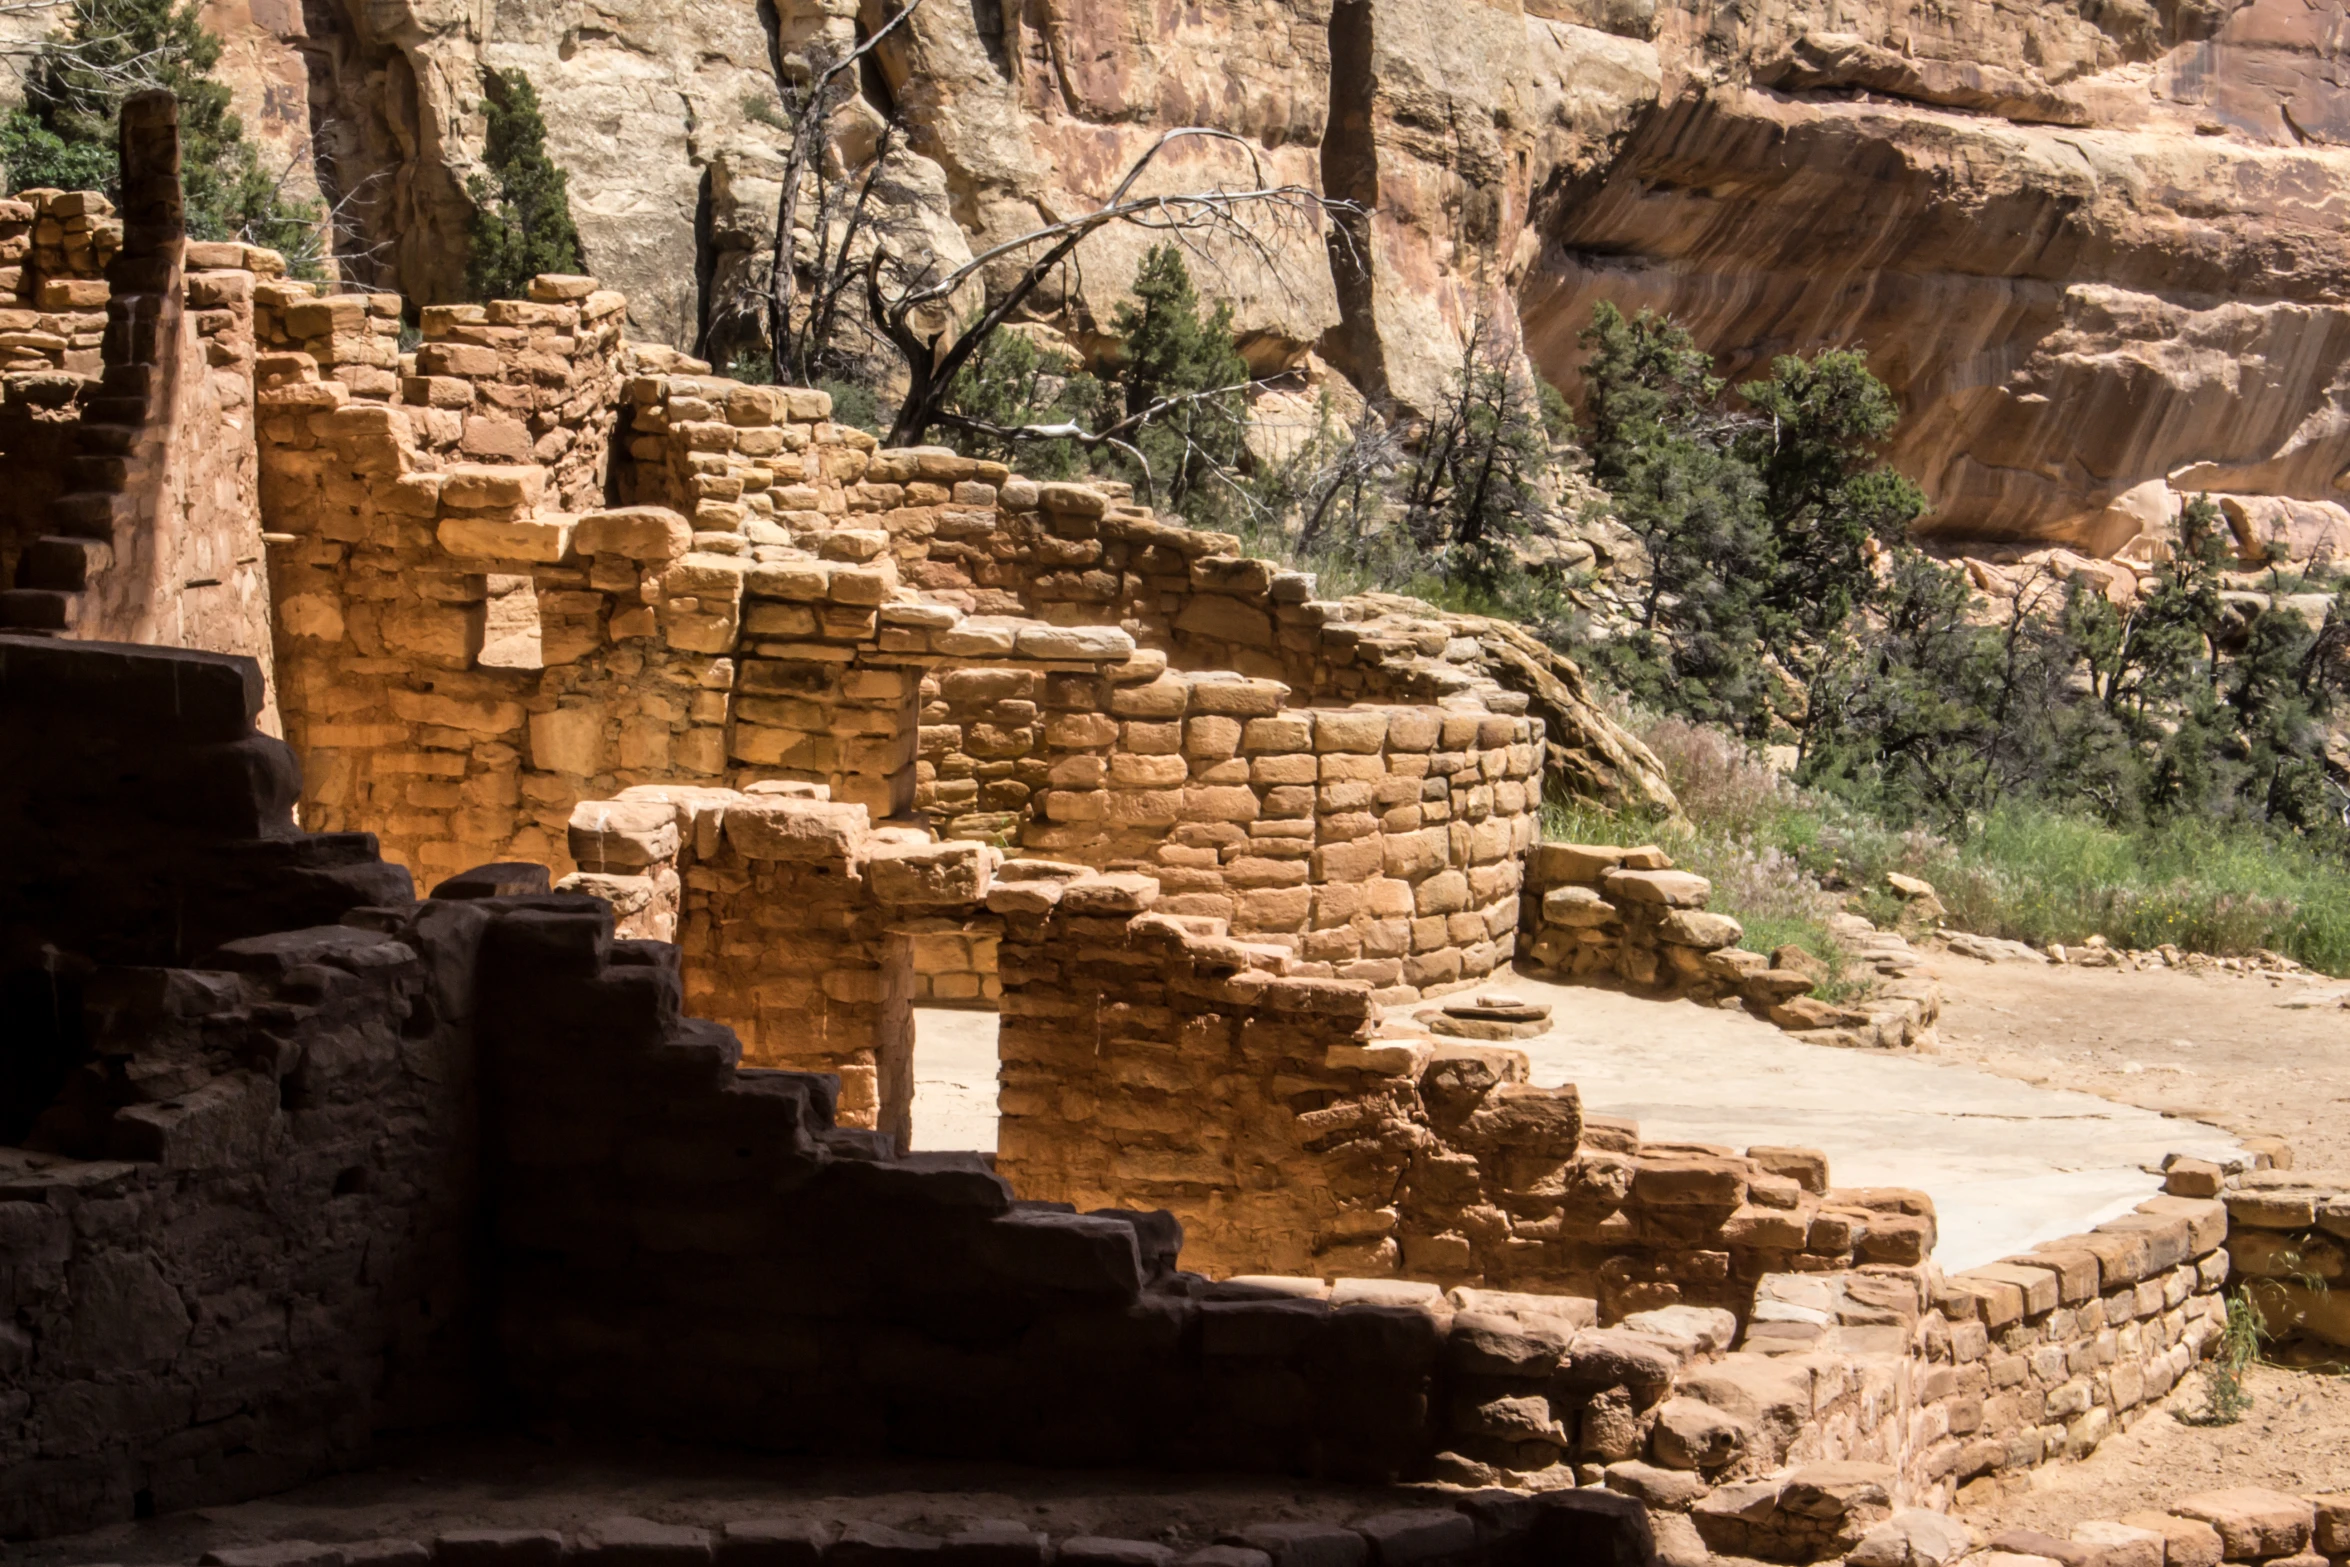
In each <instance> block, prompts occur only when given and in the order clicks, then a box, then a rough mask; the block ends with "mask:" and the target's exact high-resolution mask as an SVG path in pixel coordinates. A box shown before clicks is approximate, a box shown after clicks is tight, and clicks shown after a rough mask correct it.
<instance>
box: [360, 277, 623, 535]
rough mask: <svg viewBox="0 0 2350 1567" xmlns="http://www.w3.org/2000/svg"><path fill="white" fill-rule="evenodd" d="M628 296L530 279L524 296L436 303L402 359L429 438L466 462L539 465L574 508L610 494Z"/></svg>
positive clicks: (403, 393) (574, 281)
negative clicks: (527, 295) (607, 483)
mask: <svg viewBox="0 0 2350 1567" xmlns="http://www.w3.org/2000/svg"><path fill="white" fill-rule="evenodd" d="M627 308H628V301H627V299H626V298H625V297H623V296H622V295H620V294H618V293H616V292H614V291H613V290H611V289H607V288H599V287H598V286H597V284H596V280H595V279H594V278H590V277H568V276H560V275H556V274H544V275H542V276H539V277H536V278H533V279H532V280H531V285H530V298H529V299H527V300H513V299H503V300H494V301H492V302H490V303H489V304H486V305H429V306H426V307H425V308H424V309H423V311H422V312H421V322H422V328H423V340H422V341H421V342H420V343H419V344H418V346H417V349H416V351H415V353H414V355H412V356H410V357H409V358H407V359H404V360H403V361H401V363H400V370H401V380H400V398H401V401H403V402H404V403H407V404H408V405H410V406H411V407H421V408H423V409H424V410H425V413H424V415H423V417H422V420H421V422H420V429H421V433H422V438H423V439H424V440H425V442H426V443H427V444H429V445H431V446H433V447H434V448H436V449H440V450H448V451H452V452H454V454H455V455H456V457H457V458H458V459H460V460H462V461H466V462H477V463H534V464H536V465H538V466H540V467H543V468H545V469H546V470H547V489H548V494H549V496H550V497H551V498H552V499H553V500H554V501H555V503H556V504H557V505H559V506H561V507H562V508H564V509H566V510H571V511H582V512H584V511H590V510H594V509H595V508H597V507H599V506H601V505H602V504H603V501H604V497H605V480H606V468H607V466H608V464H609V461H610V455H611V439H612V423H613V411H614V408H615V406H616V403H617V400H618V390H619V384H620V383H619V361H620V356H621V352H622V343H621V337H622V327H623V323H624V320H625V317H626V313H627Z"/></svg>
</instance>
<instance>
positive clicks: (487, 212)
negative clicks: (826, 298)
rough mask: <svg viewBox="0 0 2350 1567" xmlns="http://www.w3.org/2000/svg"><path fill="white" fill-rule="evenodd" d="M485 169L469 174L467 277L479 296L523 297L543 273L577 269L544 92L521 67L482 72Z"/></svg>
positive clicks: (575, 235) (567, 198)
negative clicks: (542, 104)
mask: <svg viewBox="0 0 2350 1567" xmlns="http://www.w3.org/2000/svg"><path fill="white" fill-rule="evenodd" d="M482 85H483V88H484V96H483V100H482V107H483V108H484V109H485V110H486V111H487V112H488V115H489V137H488V139H487V141H486V142H485V144H484V145H483V148H482V162H483V163H484V164H485V165H486V166H487V170H488V172H486V173H483V174H475V175H472V176H470V177H469V178H468V179H467V180H466V182H465V193H466V195H467V196H469V197H471V198H472V200H473V216H472V218H471V220H470V221H469V223H468V225H467V229H466V239H467V245H468V250H467V254H466V266H465V282H466V287H467V289H469V290H470V291H471V293H472V295H473V297H474V298H475V299H481V300H488V299H520V298H523V297H524V296H525V295H526V294H528V292H529V291H530V280H531V279H532V278H534V277H536V276H538V275H539V274H540V273H541V272H579V271H582V270H584V268H585V263H584V262H583V261H582V260H581V259H580V249H579V229H578V227H577V226H576V225H575V224H573V222H572V221H571V194H570V190H569V188H568V181H567V180H566V179H565V177H564V173H563V171H562V170H561V169H559V168H557V167H556V166H555V162H554V160H553V159H552V158H550V157H548V156H547V122H546V120H545V118H544V117H542V116H541V115H540V113H539V95H538V91H537V89H535V88H533V87H532V86H531V84H530V78H529V77H527V76H525V75H523V74H522V72H520V71H487V72H484V73H483V78H482Z"/></svg>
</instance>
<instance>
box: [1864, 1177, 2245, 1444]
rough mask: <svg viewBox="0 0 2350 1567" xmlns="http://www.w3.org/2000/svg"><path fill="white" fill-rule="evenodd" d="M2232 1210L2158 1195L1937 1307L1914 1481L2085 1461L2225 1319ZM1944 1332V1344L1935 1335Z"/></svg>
mask: <svg viewBox="0 0 2350 1567" xmlns="http://www.w3.org/2000/svg"><path fill="white" fill-rule="evenodd" d="M2227 1236H2228V1214H2227V1209H2226V1208H2225V1206H2224V1205H2222V1204H2221V1203H2219V1202H2217V1201H2215V1200H2212V1199H2208V1198H2183V1197H2175V1196H2163V1197H2156V1198H2151V1199H2149V1200H2148V1201H2146V1202H2142V1203H2140V1204H2139V1205H2138V1208H2137V1211H2136V1212H2134V1213H2130V1214H2126V1215H2124V1216H2123V1217H2121V1218H2118V1219H2114V1220H2110V1221H2108V1222H2107V1223H2104V1224H2101V1225H2099V1226H2097V1228H2096V1229H2095V1230H2093V1231H2091V1232H2089V1233H2088V1234H2085V1235H2073V1236H2067V1237H2065V1238H2064V1239H2062V1240H2054V1241H2046V1242H2043V1243H2041V1244H2040V1245H2039V1246H2037V1247H2034V1248H2033V1249H2032V1250H2031V1251H2030V1252H2027V1253H2024V1254H2023V1255H2020V1256H2015V1257H2010V1258H2008V1259H2006V1260H2005V1261H2003V1262H1998V1263H1992V1264H1989V1265H1987V1266H1985V1267H1981V1268H1970V1269H1968V1270H1967V1271H1965V1272H1963V1273H1958V1274H1954V1275H1952V1276H1951V1277H1950V1278H1949V1279H1947V1280H1946V1281H1944V1283H1943V1285H1942V1286H1941V1288H1939V1289H1938V1290H1936V1291H1935V1293H1934V1296H1933V1305H1934V1312H1933V1314H1932V1317H1930V1318H1929V1319H1928V1338H1927V1342H1926V1348H1927V1352H1928V1357H1929V1359H1930V1360H1931V1361H1932V1362H1933V1363H1934V1369H1933V1370H1932V1371H1931V1372H1929V1374H1928V1377H1927V1380H1926V1381H1925V1383H1924V1384H1923V1385H1922V1389H1921V1401H1922V1402H1924V1403H1925V1404H1927V1405H1929V1406H1933V1408H1938V1409H1939V1411H1940V1412H1939V1413H1933V1412H1932V1410H1931V1409H1930V1410H1929V1413H1928V1415H1927V1417H1926V1418H1927V1422H1928V1423H1927V1424H1925V1425H1924V1426H1922V1427H1921V1428H1920V1429H1919V1431H1918V1432H1917V1433H1916V1434H1915V1435H1914V1436H1913V1438H1912V1441H1911V1448H1912V1450H1913V1452H1914V1453H1915V1454H1916V1458H1915V1462H1916V1463H1917V1464H1918V1466H1919V1474H1920V1476H1921V1477H1922V1478H1923V1479H1925V1480H1929V1481H1932V1482H1935V1483H1945V1482H1947V1483H1950V1484H1964V1483H1967V1482H1969V1481H1972V1480H1975V1479H1978V1478H1980V1477H1983V1476H1998V1475H2006V1474H2013V1473H2019V1472H2022V1471H2025V1470H2028V1469H2031V1468H2033V1467H2036V1466H2037V1465H2039V1464H2041V1463H2043V1462H2047V1461H2051V1460H2054V1459H2058V1458H2079V1457H2083V1456H2085V1455H2086V1454H2088V1453H2089V1452H2090V1451H2092V1450H2094V1449H2095V1448H2096V1447H2097V1445H2098V1444H2099V1443H2100V1442H2102V1441H2103V1440H2104V1439H2105V1438H2106V1437H2107V1436H2109V1435H2111V1434H2112V1433H2113V1432H2114V1431H2116V1430H2118V1429H2120V1428H2121V1427H2122V1426H2123V1425H2125V1424H2127V1423H2128V1422H2129V1421H2130V1420H2132V1419H2134V1418H2135V1417H2136V1416H2137V1415H2138V1414H2140V1413H2142V1412H2144V1411H2145V1410H2147V1409H2150V1408H2152V1407H2154V1405H2155V1404H2156V1403H2158V1402H2159V1401H2160V1400H2161V1398H2162V1397H2163V1396H2164V1395H2165V1394H2167V1393H2168V1392H2169V1391H2170V1390H2171V1388H2172V1387H2173V1386H2174V1385H2175V1384H2176V1383H2177V1382H2178V1380H2179V1378H2180V1377H2182V1376H2183V1375H2185V1374H2186V1372H2187V1370H2188V1368H2189V1367H2191V1366H2193V1365H2194V1364H2195V1362H2196V1361H2197V1359H2198V1358H2200V1356H2201V1355H2202V1353H2203V1350H2204V1348H2205V1346H2206V1345H2208V1344H2209V1343H2210V1342H2211V1340H2212V1339H2214V1338H2215V1337H2217V1336H2218V1334H2219V1331H2220V1329H2221V1326H2222V1324H2223V1322H2224V1320H2225V1317H2226V1306H2225V1302H2224V1300H2223V1299H2222V1297H2221V1294H2220V1291H2221V1289H2222V1286H2224V1285H2225V1283H2226V1282H2227V1276H2228V1261H2227V1258H2228V1254H2227V1252H2226V1251H2225V1250H2224V1249H2223V1243H2224V1242H2225V1241H2226V1239H2227ZM1935 1319H1939V1322H1940V1323H1941V1324H1942V1325H1943V1326H1944V1327H1945V1328H1946V1329H1947V1336H1946V1337H1945V1336H1944V1334H1943V1332H1942V1331H1941V1330H1940V1329H1937V1328H1935V1327H1934V1326H1933V1323H1934V1321H1935Z"/></svg>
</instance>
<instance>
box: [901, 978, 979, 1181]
mask: <svg viewBox="0 0 2350 1567" xmlns="http://www.w3.org/2000/svg"><path fill="white" fill-rule="evenodd" d="M995 1028H996V1015H995V1014H994V1013H993V1012H981V1011H977V1010H975V1009H970V1008H964V1007H916V1008H915V1009H914V1146H915V1147H916V1148H921V1149H946V1148H954V1149H977V1150H978V1151H980V1152H981V1153H994V1152H995V1068H996V1054H995Z"/></svg>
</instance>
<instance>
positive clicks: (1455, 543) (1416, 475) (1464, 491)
mask: <svg viewBox="0 0 2350 1567" xmlns="http://www.w3.org/2000/svg"><path fill="white" fill-rule="evenodd" d="M1543 390H1548V389H1547V388H1544V389H1543ZM1552 395H1553V397H1554V398H1555V396H1556V394H1555V393H1553V394H1552ZM1563 415H1564V405H1563V404H1557V405H1556V406H1555V408H1554V407H1553V405H1550V404H1546V403H1545V402H1544V400H1543V398H1542V395H1541V393H1540V392H1539V391H1537V390H1536V384H1535V383H1534V382H1533V381H1532V380H1530V379H1529V378H1528V377H1527V375H1526V374H1525V372H1524V371H1523V370H1522V369H1521V368H1520V366H1519V362H1518V356H1517V354H1516V352H1515V351H1514V348H1513V347H1512V346H1511V345H1507V344H1502V343H1497V342H1495V341H1493V340H1492V339H1491V337H1490V336H1489V334H1488V333H1487V332H1486V331H1485V330H1484V329H1483V328H1480V329H1479V330H1477V331H1475V332H1472V333H1471V334H1470V335H1469V340H1468V341H1467V342H1466V343H1464V344H1463V345H1462V347H1461V362H1460V365H1459V367H1458V368H1457V369H1456V370H1455V371H1454V373H1453V378H1452V383H1451V384H1450V385H1449V386H1447V387H1446V388H1445V389H1444V391H1443V392H1442V393H1441V394H1440V395H1439V399H1438V403H1437V408H1436V413H1435V415H1434V417H1433V418H1431V419H1430V420H1429V421H1428V428H1427V430H1426V431H1425V432H1423V433H1422V435H1421V437H1420V445H1419V451H1418V453H1417V455H1416V457H1415V460H1414V461H1413V463H1412V466H1411V469H1410V471H1409V472H1408V474H1407V475H1406V476H1405V479H1404V486H1403V497H1402V499H1403V526H1404V529H1405V531H1406V532H1407V533H1408V534H1409V535H1410V537H1411V543H1412V547H1413V548H1414V549H1415V550H1418V551H1420V552H1421V553H1422V555H1423V556H1425V557H1427V558H1430V559H1434V560H1437V561H1441V562H1442V563H1443V567H1444V571H1445V574H1446V575H1447V576H1448V577H1451V578H1453V579H1455V580H1458V581H1463V582H1467V583H1470V584H1472V585H1475V586H1478V587H1481V588H1484V589H1486V590H1488V591H1491V590H1492V589H1494V588H1495V587H1497V586H1498V585H1499V584H1500V583H1501V582H1502V580H1503V579H1504V578H1506V577H1508V576H1510V575H1512V568H1513V566H1514V565H1515V562H1514V560H1512V559H1511V558H1510V556H1509V554H1508V544H1509V541H1510V540H1511V539H1513V538H1520V537H1523V536H1525V535H1526V534H1528V533H1530V532H1532V531H1534V530H1535V529H1536V528H1537V527H1538V526H1540V525H1541V523H1542V522H1543V520H1544V519H1545V518H1547V517H1548V516H1549V514H1550V510H1551V497H1550V493H1549V490H1550V483H1551V460H1552V459H1551V442H1552V440H1553V439H1554V437H1556V436H1557V435H1559V434H1560V433H1562V431H1561V429H1560V419H1561V417H1563ZM1567 427H1568V428H1571V421H1567Z"/></svg>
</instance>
